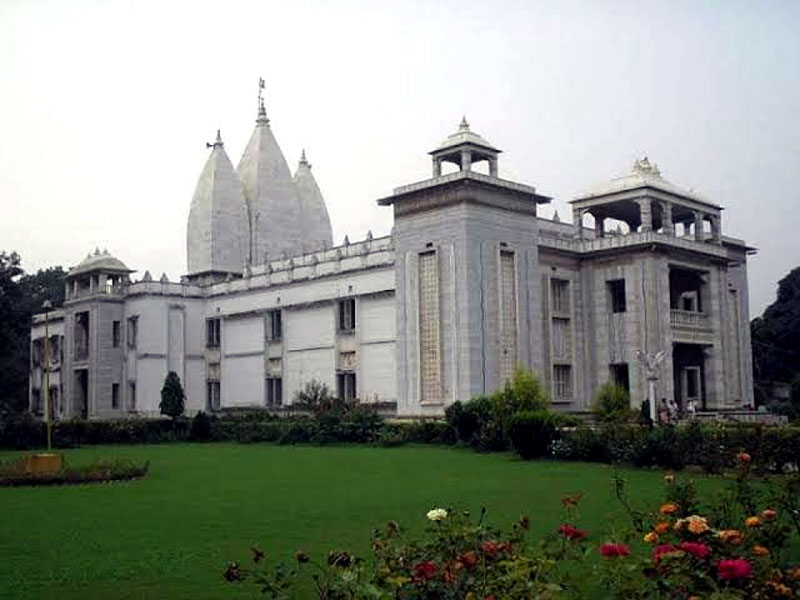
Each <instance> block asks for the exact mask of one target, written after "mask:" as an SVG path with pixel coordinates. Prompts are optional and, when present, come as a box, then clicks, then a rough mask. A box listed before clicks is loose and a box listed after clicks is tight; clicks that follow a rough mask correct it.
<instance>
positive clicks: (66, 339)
mask: <svg viewBox="0 0 800 600" xmlns="http://www.w3.org/2000/svg"><path fill="white" fill-rule="evenodd" d="M256 116H257V118H256V122H255V129H254V131H253V134H252V136H251V138H250V141H249V142H248V144H247V146H246V147H245V149H244V151H243V153H242V157H241V160H240V161H239V164H238V166H237V167H235V168H234V166H233V163H232V162H231V160H230V158H229V157H228V154H227V151H226V148H225V145H224V143H223V140H222V137H221V136H220V135H219V133H218V134H217V138H216V141H215V142H214V143H213V144H209V146H210V154H209V157H208V160H207V162H206V164H205V166H204V167H203V169H202V171H201V174H200V178H199V180H198V181H197V185H196V186H195V191H194V195H193V196H192V197H191V209H190V212H189V219H188V224H187V228H186V232H187V233H186V249H187V257H186V259H187V267H188V269H187V273H186V275H185V276H183V277H181V280H180V281H179V282H178V281H169V280H168V279H167V277H166V276H162V277H161V278H160V279H154V278H153V277H152V276H151V275H150V273H149V272H148V271H143V274H142V276H141V277H139V278H134V277H133V274H134V273H138V272H139V271H134V270H132V269H130V268H129V267H128V266H126V264H125V263H124V262H122V260H120V258H116V257H115V256H112V255H111V254H110V253H109V252H108V251H106V250H102V251H101V250H99V249H98V250H95V251H94V252H92V253H90V254H89V255H88V256H87V257H86V258H85V259H84V260H83V261H81V262H79V263H78V264H77V265H76V266H74V267H73V268H72V269H70V271H69V274H68V276H67V278H66V283H65V285H66V300H65V302H64V306H63V307H62V308H60V309H58V310H56V311H51V312H50V313H49V314H47V315H45V314H41V315H37V316H36V317H35V318H34V322H33V325H32V332H31V333H32V335H31V340H32V341H31V375H30V409H31V411H33V412H35V413H41V412H42V410H43V405H44V386H45V380H46V378H45V376H44V375H45V370H47V371H48V375H49V377H48V379H49V385H50V388H49V390H50V398H51V400H52V401H53V406H54V411H55V416H56V418H59V419H67V418H90V419H109V418H119V417H123V416H129V415H131V414H139V415H144V416H154V415H157V414H158V412H159V408H158V406H159V401H160V390H161V387H162V385H163V382H164V379H165V377H166V375H167V373H168V372H169V371H175V372H176V373H177V374H178V375H179V377H180V379H181V382H182V383H183V386H184V389H185V392H186V407H187V412H188V413H190V414H191V413H194V412H197V411H200V410H204V411H217V410H220V409H224V408H232V407H267V408H274V409H278V408H280V407H284V406H287V405H290V404H291V403H292V402H293V399H294V397H295V394H296V393H297V392H298V391H299V390H301V389H302V388H303V387H304V386H305V384H306V383H308V382H310V381H312V380H318V381H321V382H324V383H326V384H328V385H329V386H330V387H331V388H332V389H333V390H335V391H336V393H337V394H339V395H340V396H341V397H344V398H358V399H359V400H360V401H362V402H368V403H376V404H378V405H380V406H381V407H382V409H383V410H385V411H389V412H393V413H395V414H397V415H398V416H435V415H442V414H443V412H444V409H445V408H446V407H447V406H448V405H449V404H451V403H453V402H455V401H456V400H467V399H469V398H470V397H472V396H475V395H478V394H484V393H491V392H493V391H495V390H497V389H498V388H500V387H502V386H503V385H504V384H505V382H506V381H507V380H508V379H509V377H511V375H512V374H513V372H514V370H515V369H516V368H517V367H518V366H520V365H521V366H525V367H527V368H530V369H531V370H533V371H534V372H535V373H537V374H538V375H539V376H540V377H541V379H542V380H543V382H544V383H545V386H546V388H547V389H548V390H549V392H550V395H551V398H552V401H553V404H554V406H555V407H557V408H561V409H564V410H571V411H582V410H587V409H588V408H589V407H590V405H591V404H592V402H593V399H594V396H595V394H596V392H597V389H598V388H599V387H600V386H601V385H602V384H604V383H605V382H607V381H609V380H610V381H616V382H617V383H619V384H621V385H623V386H625V387H626V388H627V389H628V390H629V392H630V395H631V401H632V405H634V406H638V405H639V403H640V402H641V401H642V400H644V399H645V398H646V396H647V393H648V379H649V381H650V382H651V383H650V385H653V383H652V382H654V385H655V395H656V396H655V397H656V398H659V399H660V398H667V399H674V400H675V401H676V402H677V403H678V405H679V406H685V405H686V404H687V402H688V401H689V400H695V401H696V402H697V406H698V408H699V409H701V410H702V409H705V410H722V409H726V408H739V407H741V406H742V405H744V404H752V402H753V391H752V390H753V382H752V367H751V354H750V352H751V351H750V330H749V319H748V315H749V311H748V288H747V256H748V254H749V253H752V251H753V250H752V248H749V247H748V246H747V245H746V244H745V243H744V242H743V241H741V240H738V239H735V238H732V237H728V236H726V235H724V234H723V227H722V208H721V206H720V205H718V204H717V203H715V202H713V201H711V200H709V199H707V198H704V197H703V196H700V195H698V194H697V193H695V192H693V191H690V190H686V189H683V188H681V187H679V186H678V185H675V184H673V183H671V182H669V181H668V180H666V179H665V178H664V177H663V176H662V175H661V173H660V171H659V169H658V167H657V166H656V165H655V164H654V163H652V162H651V161H649V160H648V159H647V158H642V159H640V160H637V161H636V162H635V163H634V165H633V167H632V168H631V169H630V172H629V173H628V174H627V175H624V176H622V177H618V178H616V179H612V180H610V181H608V182H607V183H604V184H601V185H597V186H594V187H592V188H590V189H588V190H587V191H586V192H585V193H583V194H581V195H579V196H578V197H576V198H574V199H573V200H572V201H571V206H572V211H573V214H572V222H571V223H567V222H561V220H560V219H559V218H558V215H557V214H555V215H553V218H550V219H548V218H544V217H543V216H540V213H541V211H542V208H541V207H542V205H545V204H547V203H549V202H550V198H548V197H547V196H544V195H542V194H540V193H538V192H537V190H536V189H535V188H534V187H532V186H530V185H526V184H522V183H517V182H514V181H509V180H507V179H504V178H503V177H502V169H501V168H500V165H499V156H500V150H498V149H497V148H496V147H494V146H493V145H492V144H491V143H489V142H488V141H487V140H485V139H484V138H482V137H481V136H479V135H477V134H476V133H475V132H473V131H472V129H471V128H470V125H469V124H468V123H467V121H466V119H463V120H462V121H461V124H460V125H459V126H458V129H457V131H456V132H455V133H453V134H452V135H450V136H448V137H447V138H445V140H444V141H443V142H442V143H441V144H440V145H439V146H438V147H436V148H435V149H434V150H433V151H431V152H430V156H431V159H432V172H431V174H430V177H429V178H426V179H423V180H421V181H418V182H416V183H411V184H408V185H404V186H401V187H398V188H396V189H395V190H394V193H393V194H392V195H390V196H388V197H385V198H380V199H378V200H377V202H378V204H380V205H381V206H384V207H386V208H385V210H392V211H393V214H394V227H393V229H392V233H391V235H389V236H386V237H373V236H372V235H371V234H368V235H367V237H366V239H364V240H360V241H352V242H351V241H349V240H348V239H347V238H345V240H344V243H342V244H341V245H334V244H333V236H332V230H331V223H330V219H329V217H328V211H327V208H326V205H325V200H324V198H323V195H322V193H321V191H320V188H319V186H318V185H317V183H316V181H315V179H314V175H313V172H312V168H311V164H310V163H309V161H308V160H307V159H306V156H305V153H303V156H302V157H301V158H300V161H299V164H298V166H297V168H296V170H295V172H294V175H292V173H291V171H290V168H289V166H288V164H287V162H286V159H285V158H284V156H283V153H282V152H281V149H280V147H279V145H278V143H277V141H276V139H275V137H274V135H273V133H272V130H271V129H270V121H269V119H268V118H267V111H266V110H265V107H264V103H263V101H262V100H260V101H259V106H258V112H257V115H256ZM190 185H191V182H187V200H188V198H189V191H190V189H191V188H190ZM549 214H551V215H552V211H549ZM114 250H115V252H119V253H120V257H121V258H124V254H123V253H124V249H114ZM45 329H47V335H48V344H47V347H48V351H47V354H48V355H49V361H48V363H49V364H48V365H47V369H45V343H44V342H45ZM659 353H661V355H660V356H661V357H663V360H661V361H660V362H657V364H654V363H653V361H652V360H651V361H650V362H651V367H652V368H650V369H648V366H647V364H646V362H647V358H648V357H654V356H656V355H658V354H659Z"/></svg>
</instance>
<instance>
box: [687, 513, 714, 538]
mask: <svg viewBox="0 0 800 600" xmlns="http://www.w3.org/2000/svg"><path fill="white" fill-rule="evenodd" d="M686 521H687V522H688V523H689V526H688V529H689V531H691V532H692V533H694V534H696V535H699V534H701V533H705V532H706V531H708V530H709V529H711V528H710V527H709V526H708V521H706V518H705V517H701V516H698V515H692V516H691V517H687V518H686Z"/></svg>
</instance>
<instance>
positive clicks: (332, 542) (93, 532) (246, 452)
mask: <svg viewBox="0 0 800 600" xmlns="http://www.w3.org/2000/svg"><path fill="white" fill-rule="evenodd" d="M65 455H66V459H67V461H68V463H70V464H81V463H89V462H92V461H95V460H98V459H101V458H104V459H117V458H118V459H135V460H137V461H144V460H148V461H150V472H149V474H148V475H147V477H146V478H144V479H142V480H140V481H131V482H124V483H114V484H106V485H80V486H65V487H47V488H27V489H25V488H15V489H0V582H2V583H0V597H8V598H59V599H64V600H66V599H69V598H80V599H81V600H86V599H89V598H111V597H113V598H137V599H141V598H192V599H199V598H222V597H227V598H237V597H252V596H253V595H254V594H253V592H254V591H255V590H254V588H252V587H249V586H246V587H242V586H232V585H230V584H226V583H224V582H223V581H222V577H221V574H222V571H223V569H224V567H225V565H226V563H227V561H229V560H240V561H242V562H246V561H247V560H248V559H249V547H250V546H251V544H253V543H259V544H260V545H261V546H262V548H263V549H264V550H266V552H267V553H268V555H270V556H272V557H285V558H286V559H287V561H291V560H292V555H293V553H294V551H295V550H297V549H303V550H305V551H306V552H308V553H310V554H312V555H317V556H319V555H321V554H322V553H327V551H328V550H331V549H343V548H348V549H353V550H356V551H357V552H358V553H360V554H362V555H366V554H367V552H368V547H369V538H370V532H371V530H372V529H373V528H375V527H377V526H380V525H382V524H384V523H385V522H386V521H388V520H390V519H394V520H396V521H398V522H400V523H401V525H403V526H406V527H408V528H409V529H411V530H415V529H416V530H418V531H420V532H421V531H422V530H423V528H424V527H425V519H424V514H425V512H426V511H427V510H428V509H430V508H432V507H439V506H445V507H448V506H454V507H458V508H464V509H470V510H473V511H477V510H480V507H481V506H486V507H487V508H488V511H489V513H488V516H489V520H490V522H491V523H493V524H495V525H498V526H503V527H505V526H506V525H508V524H509V523H511V522H512V521H515V520H516V519H518V518H519V516H520V515H521V514H523V513H525V514H528V515H530V517H531V521H532V527H531V529H532V532H531V533H532V534H533V535H539V534H543V533H545V532H549V531H552V530H554V529H555V528H556V527H557V526H558V524H559V523H560V522H561V520H562V513H561V506H560V502H559V500H560V498H561V497H562V496H564V495H565V494H567V493H571V492H580V493H582V494H583V500H582V502H581V506H580V509H581V523H583V525H584V526H585V527H586V528H587V529H589V530H590V534H592V535H593V539H599V538H600V534H601V533H602V532H601V531H597V528H598V527H603V529H604V530H605V531H606V532H608V531H609V530H610V529H611V528H613V527H614V525H615V523H620V524H621V523H623V522H624V521H623V520H622V519H623V517H622V513H621V508H620V506H619V504H618V502H617V501H616V500H615V498H614V496H613V491H612V486H611V477H612V475H613V469H612V468H611V467H609V466H606V465H596V464H592V465H589V464H575V463H563V462H522V461H520V460H517V459H515V458H513V457H511V455H510V454H476V453H473V452H469V451H465V450H459V449H454V448H434V447H399V448H370V447H325V448H317V447H307V446H298V447H287V446H275V445H240V444H209V445H201V444H165V445H157V446H105V447H94V448H83V449H75V450H68V451H65ZM12 456H14V454H13V453H8V452H4V453H0V459H7V458H11V457H12ZM623 473H624V477H625V478H626V479H627V480H628V481H629V483H630V486H631V493H632V497H633V498H634V500H635V502H636V504H637V505H639V506H644V505H647V506H649V507H652V506H655V505H657V503H658V501H659V500H660V498H661V491H662V484H661V473H660V472H658V471H636V470H624V471H623ZM700 483H701V490H702V489H704V488H706V489H707V488H708V487H709V486H716V485H717V483H718V482H717V481H715V480H710V479H704V480H702V481H701V482H700Z"/></svg>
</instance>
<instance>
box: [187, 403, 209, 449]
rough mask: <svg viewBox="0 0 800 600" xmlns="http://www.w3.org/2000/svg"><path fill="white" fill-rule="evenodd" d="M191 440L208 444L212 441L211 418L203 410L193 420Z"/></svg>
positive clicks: (190, 431) (190, 433)
mask: <svg viewBox="0 0 800 600" xmlns="http://www.w3.org/2000/svg"><path fill="white" fill-rule="evenodd" d="M189 439H190V440H192V441H193V442H207V441H209V440H210V439H211V417H209V416H208V415H207V414H206V413H204V412H203V411H202V410H201V411H200V412H199V413H197V414H196V415H195V416H194V418H193V419H192V427H191V429H190V430H189Z"/></svg>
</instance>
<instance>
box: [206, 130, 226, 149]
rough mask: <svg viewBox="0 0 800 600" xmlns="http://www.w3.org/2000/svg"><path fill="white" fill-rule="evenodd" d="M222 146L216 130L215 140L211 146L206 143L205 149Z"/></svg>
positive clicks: (219, 135)
mask: <svg viewBox="0 0 800 600" xmlns="http://www.w3.org/2000/svg"><path fill="white" fill-rule="evenodd" d="M223 146H224V144H223V143H222V135H221V134H220V132H219V129H217V138H216V139H215V140H214V143H213V144H209V143H208V142H206V148H222V147H223Z"/></svg>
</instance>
